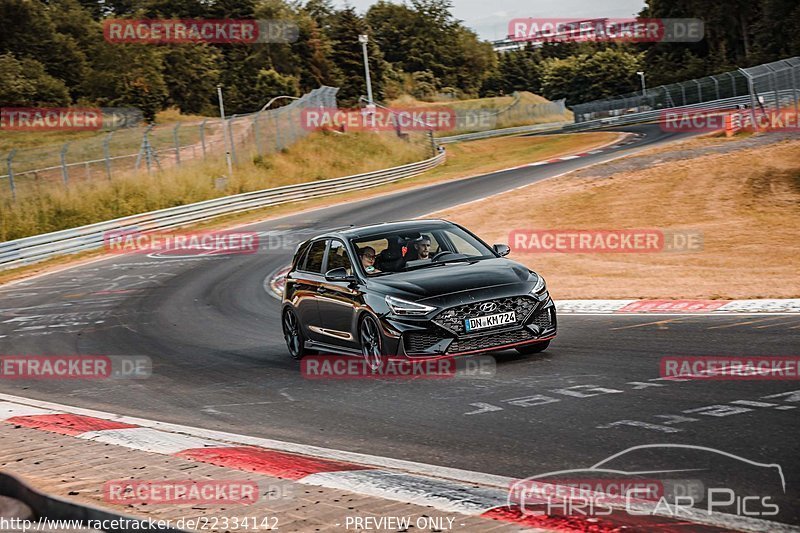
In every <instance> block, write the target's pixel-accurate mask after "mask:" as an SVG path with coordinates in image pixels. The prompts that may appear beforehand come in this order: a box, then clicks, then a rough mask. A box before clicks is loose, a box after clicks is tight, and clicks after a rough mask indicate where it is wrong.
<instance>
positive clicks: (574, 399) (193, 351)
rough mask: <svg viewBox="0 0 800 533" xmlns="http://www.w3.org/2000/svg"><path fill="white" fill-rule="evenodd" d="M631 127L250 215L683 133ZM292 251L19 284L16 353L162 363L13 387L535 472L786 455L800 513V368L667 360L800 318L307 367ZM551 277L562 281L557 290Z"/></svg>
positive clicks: (403, 200) (782, 334) (335, 211)
mask: <svg viewBox="0 0 800 533" xmlns="http://www.w3.org/2000/svg"><path fill="white" fill-rule="evenodd" d="M622 130H623V131H631V132H634V133H638V134H640V136H639V137H637V138H635V139H636V140H635V141H634V142H632V143H630V144H626V145H624V146H620V147H618V148H616V149H614V150H610V151H606V152H603V153H600V154H596V155H590V156H587V157H583V158H580V159H574V160H568V161H563V162H560V163H554V164H550V165H545V166H540V167H530V168H522V169H518V170H512V171H505V172H497V173H493V174H488V175H484V176H479V177H475V178H471V179H469V180H465V181H458V182H451V183H442V184H439V185H434V186H430V187H426V188H420V189H415V190H411V191H405V192H399V193H396V194H392V195H388V196H383V197H380V198H376V199H371V200H365V201H362V202H357V203H349V204H344V205H339V206H335V207H331V208H326V209H321V210H318V211H314V212H308V213H303V214H299V215H296V216H290V217H286V218H282V219H276V220H272V221H268V222H264V223H260V224H256V225H254V226H251V227H248V228H247V230H252V231H259V232H265V233H264V238H269V237H270V236H271V237H272V238H273V239H274V240H275V241H276V242H281V239H283V238H286V237H287V236H288V237H291V238H292V239H293V240H296V239H298V238H306V237H308V236H311V235H313V234H314V233H318V232H320V231H322V230H324V229H325V228H328V227H334V226H342V225H349V224H362V223H368V222H381V221H389V220H398V219H404V218H413V217H418V216H421V215H424V214H426V213H429V212H433V211H436V210H438V209H440V208H443V207H446V206H449V205H455V204H460V203H463V202H467V201H470V200H475V199H479V198H482V197H485V196H487V195H491V194H494V193H497V192H501V191H504V190H510V189H513V188H515V187H518V186H521V185H524V184H529V183H533V182H536V181H538V180H542V179H545V178H548V177H552V176H554V175H557V174H561V173H564V172H567V171H570V170H574V169H577V168H580V167H583V166H586V165H588V164H591V163H595V162H599V161H603V160H607V159H610V158H612V157H617V156H618V155H620V154H623V153H630V152H632V151H634V150H638V149H642V148H643V147H645V146H652V145H654V144H657V143H663V142H668V141H671V140H675V139H676V138H677V136H676V135H674V134H666V133H663V132H661V130H660V129H659V128H658V126H654V125H648V126H631V127H629V128H622ZM487 216H491V213H487ZM292 251H293V250H292V249H287V248H285V247H280V246H278V247H276V249H271V250H268V251H265V252H263V253H259V254H255V255H239V256H236V255H234V256H227V257H221V256H207V257H194V258H169V257H148V256H145V255H128V256H118V257H112V258H110V259H106V260H103V261H99V262H94V263H90V264H87V265H84V266H81V267H78V268H74V269H69V270H64V271H61V272H57V273H54V274H52V275H48V276H44V277H40V278H37V279H35V280H32V281H29V282H25V283H21V284H16V285H10V286H6V287H2V288H0V347H1V348H0V353H3V354H41V355H66V354H102V355H131V354H136V355H146V356H149V357H150V358H151V359H152V360H153V363H154V368H153V376H152V377H151V378H149V379H145V380H104V381H99V382H88V381H73V382H70V381H36V382H32V381H27V382H19V381H7V380H0V391H2V392H4V393H8V394H14V395H18V396H24V397H28V398H35V399H40V400H48V401H52V402H57V403H63V404H67V405H72V406H78V407H84V408H93V409H99V410H104V411H111V412H115V413H120V414H125V415H130V416H139V417H143V418H149V419H155V420H163V421H168V422H174V423H180V424H186V425H191V426H197V427H203V428H209V429H218V430H223V431H229V432H233V433H239V434H245V435H253V436H259V437H267V438H274V439H280V440H288V441H292V442H299V443H303V444H310V445H318V446H324V447H329V448H336V449H343V450H348V451H354V452H361V453H367V454H373V455H380V456H387V457H392V458H397V459H406V460H412V461H418V462H423V463H431V464H436V465H443V466H450V467H455V468H461V469H466V470H473V471H479V472H487V473H492V474H499V475H506V476H513V477H519V478H522V477H527V476H532V475H535V474H540V473H544V472H548V471H555V470H562V469H570V468H581V467H589V466H591V465H593V464H595V463H597V462H599V461H601V460H603V459H605V458H606V457H608V456H610V455H613V454H615V453H617V452H621V451H623V450H625V449H627V448H629V447H632V446H636V445H642V444H653V443H673V444H691V445H695V446H706V447H711V448H715V449H719V450H722V451H725V452H728V453H730V454H735V455H737V456H741V457H744V458H747V459H750V460H752V461H757V462H761V463H776V464H780V465H781V467H782V469H783V473H784V475H785V478H786V494H785V495H783V496H782V499H781V500H780V502H783V503H785V504H784V505H781V509H782V511H781V514H780V515H779V516H778V517H770V519H772V520H775V519H777V520H780V521H784V522H790V523H795V524H800V511H798V506H797V505H796V503H797V501H798V486H800V461H799V460H798V453H797V452H798V435H800V422H799V419H798V416H797V415H798V411H797V409H796V407H797V406H798V405H800V383H797V382H791V381H752V382H736V381H711V382H699V381H685V382H683V381H663V380H659V379H657V378H658V376H659V361H660V359H661V358H662V357H664V356H668V355H684V356H693V355H786V356H788V355H797V353H798V351H797V350H798V346H800V316H794V317H793V316H763V317H752V316H736V315H728V316H718V317H708V316H670V317H658V316H643V315H638V316H563V315H562V316H561V317H560V334H559V336H558V338H557V339H556V340H555V341H554V342H553V344H552V345H551V347H550V349H548V350H547V351H546V352H544V353H543V354H540V355H538V356H530V357H525V358H520V357H516V356H515V354H514V353H511V352H509V353H504V354H500V355H498V359H497V373H496V375H495V376H493V377H480V376H479V377H472V378H467V377H463V378H458V379H451V380H424V379H422V380H389V379H386V380H348V381H326V380H306V379H304V378H303V377H302V376H301V374H300V371H299V365H298V364H297V363H295V362H293V361H292V360H291V359H289V357H288V354H287V352H286V348H285V345H284V342H283V338H282V335H281V332H280V321H279V314H278V311H279V306H278V301H277V300H276V299H275V298H273V297H272V296H270V295H269V294H268V293H267V292H266V291H265V290H264V288H263V284H264V280H265V278H267V277H268V276H269V275H270V274H271V273H272V272H274V271H275V270H276V269H279V268H281V267H283V266H284V265H286V264H287V263H288V262H289V258H290V256H291V253H292ZM565 260H568V258H566V259H565ZM544 275H545V277H547V272H544ZM731 282H735V280H731ZM551 291H552V292H553V293H555V294H554V295H555V297H556V298H558V287H551ZM792 393H794V394H792ZM731 402H734V403H731ZM722 406H725V407H722ZM693 453H694V451H688V450H684V451H681V450H675V452H674V453H673V454H672V456H670V457H668V458H666V459H664V460H667V461H669V465H668V466H669V467H670V468H673V469H682V468H689V466H691V465H689V463H692V461H694V460H695V459H693V458H692V455H693ZM622 462H624V460H622ZM687 465H689V466H687ZM626 466H630V465H626ZM662 466H663V465H662ZM740 466H741V465H740ZM740 466H736V465H729V467H728V468H726V469H725V475H726V476H729V480H730V481H731V482H733V483H734V484H736V485H737V486H740V487H743V489H742V490H747V491H752V492H753V493H757V492H759V491H762V492H764V493H769V494H773V493H775V480H774V479H773V478H771V477H770V476H759V475H756V474H754V473H753V472H752V469H748V468H745V467H743V466H741V467H740ZM696 477H702V476H701V475H698V476H696ZM706 479H707V478H706Z"/></svg>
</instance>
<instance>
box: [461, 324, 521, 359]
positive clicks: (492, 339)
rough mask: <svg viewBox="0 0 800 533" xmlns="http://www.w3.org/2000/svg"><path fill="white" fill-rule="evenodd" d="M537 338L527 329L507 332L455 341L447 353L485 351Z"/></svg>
mask: <svg viewBox="0 0 800 533" xmlns="http://www.w3.org/2000/svg"><path fill="white" fill-rule="evenodd" d="M535 338H536V337H535V336H534V335H533V334H532V333H531V332H530V331H528V330H527V329H525V328H523V329H518V330H515V331H506V332H504V333H493V334H491V335H483V336H480V337H467V338H462V339H456V340H455V341H453V343H452V344H450V347H449V348H448V349H447V353H460V352H471V351H473V350H484V349H489V348H493V347H495V346H503V345H504V344H513V343H515V342H524V341H527V340H531V339H535Z"/></svg>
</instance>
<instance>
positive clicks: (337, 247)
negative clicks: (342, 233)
mask: <svg viewBox="0 0 800 533" xmlns="http://www.w3.org/2000/svg"><path fill="white" fill-rule="evenodd" d="M326 268H327V269H328V270H333V269H334V268H344V269H346V270H347V273H348V274H352V273H353V265H352V264H351V263H350V257H349V256H348V255H347V248H346V247H345V245H344V243H343V242H342V241H331V248H330V250H328V266H327V267H326Z"/></svg>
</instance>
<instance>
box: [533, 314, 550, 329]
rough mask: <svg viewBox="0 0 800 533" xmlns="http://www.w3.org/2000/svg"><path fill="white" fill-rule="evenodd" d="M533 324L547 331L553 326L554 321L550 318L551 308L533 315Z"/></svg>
mask: <svg viewBox="0 0 800 533" xmlns="http://www.w3.org/2000/svg"><path fill="white" fill-rule="evenodd" d="M531 324H535V325H537V326H539V327H540V328H542V331H545V330H547V329H550V328H551V327H553V323H552V321H551V320H550V310H549V309H548V310H546V311H544V312H543V313H539V314H538V315H536V316H535V317H533V320H531Z"/></svg>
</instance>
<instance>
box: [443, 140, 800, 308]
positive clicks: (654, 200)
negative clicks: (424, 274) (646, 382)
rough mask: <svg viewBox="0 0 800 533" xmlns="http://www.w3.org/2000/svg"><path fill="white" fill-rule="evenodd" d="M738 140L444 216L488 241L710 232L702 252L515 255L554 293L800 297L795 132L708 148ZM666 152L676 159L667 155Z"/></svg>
mask: <svg viewBox="0 0 800 533" xmlns="http://www.w3.org/2000/svg"><path fill="white" fill-rule="evenodd" d="M735 142H737V141H736V140H717V139H714V140H709V139H698V140H694V141H689V142H686V143H681V144H680V145H679V146H675V147H672V148H668V147H662V148H659V149H658V150H655V151H652V152H648V153H647V155H640V156H639V155H637V156H632V157H628V158H624V159H621V160H618V161H614V162H611V163H608V164H605V165H601V166H598V167H594V168H591V169H586V170H584V171H581V172H579V173H573V174H570V175H567V176H562V177H560V178H555V179H553V180H548V181H546V182H543V183H539V184H536V185H532V186H530V187H527V188H525V189H522V190H518V191H513V192H510V193H505V194H501V195H498V196H495V197H492V198H489V199H486V200H484V201H483V202H480V203H472V204H470V205H469V206H463V207H456V208H453V209H447V210H444V211H442V212H440V213H437V216H441V217H445V218H448V219H450V220H453V221H455V222H459V223H462V224H464V225H466V226H467V227H469V228H470V229H472V230H473V231H475V232H476V233H478V234H479V235H481V236H482V237H483V238H485V239H486V240H488V241H490V242H508V239H509V234H510V232H511V231H512V230H513V229H563V230H574V229H626V228H628V229H633V228H657V229H661V230H665V231H669V230H682V231H691V232H700V233H701V234H702V236H703V248H702V250H701V251H697V252H685V253H674V252H673V253H630V254H619V253H596V254H555V253H538V254H521V253H512V255H511V258H512V259H515V260H517V261H520V262H522V263H524V264H526V265H528V266H529V267H530V268H533V269H535V270H537V271H539V272H541V273H542V274H543V275H544V276H545V278H546V279H547V280H548V285H549V286H550V289H551V293H552V295H553V296H554V297H555V298H556V299H583V298H668V299H671V298H711V299H718V298H724V299H727V298H730V299H737V298H797V297H798V296H800V282H798V277H797V272H800V241H798V239H797V228H798V227H800V141H797V140H787V141H781V142H777V143H774V144H767V145H763V146H757V147H750V148H748V147H747V145H746V144H744V143H743V144H741V145H740V148H741V149H738V150H736V151H728V152H726V153H708V152H707V149H708V148H710V147H714V146H719V145H720V144H724V143H735ZM739 142H742V140H740V141H739ZM670 150H673V151H676V153H677V154H678V155H679V156H680V157H679V158H673V159H672V160H669V159H668V158H667V157H666V156H667V155H668V154H669V152H670ZM678 151H679V152H678ZM654 154H655V155H654ZM643 158H649V159H643ZM487 213H491V217H487V216H486V214H487Z"/></svg>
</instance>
